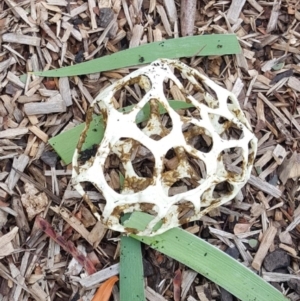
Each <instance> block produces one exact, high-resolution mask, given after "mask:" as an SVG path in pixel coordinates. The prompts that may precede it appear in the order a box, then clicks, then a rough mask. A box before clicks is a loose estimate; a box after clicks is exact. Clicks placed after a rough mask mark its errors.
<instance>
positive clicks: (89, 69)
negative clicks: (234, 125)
mask: <svg viewBox="0 0 300 301" xmlns="http://www.w3.org/2000/svg"><path fill="white" fill-rule="evenodd" d="M240 52H241V48H240V45H239V42H238V40H237V37H236V35H235V34H215V35H202V36H190V37H184V38H176V39H169V40H164V41H160V42H154V43H149V44H145V45H141V46H138V47H135V48H130V49H127V50H123V51H119V52H116V53H114V54H111V55H106V56H104V57H101V58H98V59H93V60H91V61H88V62H83V63H80V64H77V65H74V66H69V67H63V68H59V69H54V70H49V71H41V72H34V74H35V75H40V76H46V77H64V76H74V75H83V74H90V73H96V72H102V71H109V70H113V69H118V68H125V67H131V66H137V65H141V64H148V63H152V62H153V61H155V60H157V59H159V58H173V59H174V58H180V57H192V56H207V55H226V54H234V53H240Z"/></svg>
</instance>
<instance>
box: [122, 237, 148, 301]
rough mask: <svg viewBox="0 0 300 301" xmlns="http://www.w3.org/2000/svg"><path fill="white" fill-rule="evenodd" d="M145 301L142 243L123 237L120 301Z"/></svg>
mask: <svg viewBox="0 0 300 301" xmlns="http://www.w3.org/2000/svg"><path fill="white" fill-rule="evenodd" d="M128 300H130V301H145V300H146V299H145V289H144V269H143V260H142V252H141V243H140V242H139V241H138V240H136V239H133V238H132V237H128V236H122V237H121V251H120V301H128Z"/></svg>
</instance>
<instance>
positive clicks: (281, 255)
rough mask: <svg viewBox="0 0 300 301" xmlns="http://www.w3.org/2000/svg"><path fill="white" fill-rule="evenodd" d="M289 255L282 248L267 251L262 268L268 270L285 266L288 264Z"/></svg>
mask: <svg viewBox="0 0 300 301" xmlns="http://www.w3.org/2000/svg"><path fill="white" fill-rule="evenodd" d="M290 261H291V259H290V256H289V255H288V254H287V252H285V251H284V250H282V249H277V250H275V251H274V252H272V253H269V254H268V255H267V256H266V258H265V260H264V263H263V265H264V268H265V269H266V270H267V271H268V272H273V271H274V270H277V269H281V268H287V267H288V266H289V265H290Z"/></svg>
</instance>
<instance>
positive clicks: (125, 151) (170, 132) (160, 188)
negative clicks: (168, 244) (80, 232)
mask: <svg viewBox="0 0 300 301" xmlns="http://www.w3.org/2000/svg"><path fill="white" fill-rule="evenodd" d="M126 93H127V94H128V95H130V97H131V99H132V102H133V105H132V106H131V107H130V109H129V110H126V112H122V110H118V106H122V101H123V100H124V99H125V98H126ZM176 97H177V98H176ZM168 99H177V100H181V101H185V102H186V103H188V104H191V105H192V106H193V107H192V108H190V109H186V110H177V111H176V110H175V109H173V108H171V106H170V103H169V101H168ZM147 105H148V106H149V107H150V116H149V118H148V119H147V118H145V119H147V120H144V121H143V122H142V123H139V124H137V123H136V118H137V116H141V114H143V113H144V111H143V110H142V109H143V108H145V106H147ZM97 110H98V111H99V110H100V111H101V113H102V116H103V119H104V123H105V133H104V137H103V140H102V141H101V143H100V144H99V145H97V147H96V154H95V155H93V156H92V157H91V158H89V159H88V160H86V161H84V160H82V154H83V152H82V145H83V143H84V141H85V139H86V133H87V130H88V128H89V125H90V122H91V119H92V114H93V112H95V111H97ZM138 114H140V115H138ZM256 149H257V139H256V138H255V136H254V134H253V133H252V130H251V126H250V125H249V123H248V121H247V119H246V118H245V116H244V114H243V112H242V110H241V108H240V106H239V103H238V100H237V99H236V97H235V96H234V94H232V93H231V92H229V91H228V90H226V89H224V88H222V87H220V86H218V85H217V84H216V83H214V82H213V81H212V80H210V79H209V78H207V77H206V76H204V75H202V74H200V73H199V72H198V71H197V70H195V69H193V68H190V67H188V66H187V65H185V64H183V63H181V62H179V61H177V60H168V59H160V60H157V61H155V62H153V63H152V64H151V65H149V66H146V67H143V68H140V69H138V70H136V71H134V72H132V73H131V74H129V75H127V76H125V77H124V78H122V79H120V80H117V81H116V82H114V83H113V84H112V85H110V86H108V87H107V88H105V89H104V90H103V91H102V92H101V93H100V94H99V95H98V96H97V97H96V98H95V100H94V101H93V103H92V104H91V107H90V109H89V112H88V116H87V126H86V129H85V131H84V132H83V133H82V135H81V138H80V141H79V143H78V147H77V149H76V151H75V154H74V157H73V184H74V187H75V188H76V189H77V190H78V191H79V193H80V194H81V195H82V196H83V197H84V198H85V199H86V200H87V201H88V202H89V203H90V200H89V193H88V190H89V189H91V187H94V188H96V189H97V190H98V191H99V192H100V193H101V194H102V195H103V197H104V199H105V203H104V204H103V206H102V207H101V206H100V208H101V210H102V212H101V220H102V222H103V223H104V224H105V225H106V226H107V227H108V228H110V229H113V230H115V231H120V232H127V233H132V232H134V233H136V234H138V235H155V234H159V233H163V232H164V231H166V230H168V229H171V228H173V227H176V226H179V225H182V224H184V223H186V222H190V221H194V220H198V219H199V218H200V217H201V216H203V215H204V214H206V213H207V212H209V211H210V210H212V209H214V208H216V207H218V206H220V205H222V204H224V203H226V202H228V201H230V200H232V199H233V198H234V197H235V196H236V194H237V193H238V191H239V190H240V189H241V188H242V187H243V185H244V184H245V183H246V182H247V180H248V178H249V176H250V172H251V168H252V165H253V161H254V157H255V154H256ZM108 158H109V160H108ZM114 163H115V165H116V168H115V169H112V167H111V166H113V164H114ZM110 168H111V169H110ZM120 174H121V175H122V176H123V177H124V183H123V184H122V183H120V181H119V176H120ZM89 185H90V187H89ZM134 211H143V212H147V213H149V214H151V215H153V217H154V218H153V220H152V221H151V222H150V223H149V224H148V226H147V227H146V229H144V230H138V229H126V228H124V226H123V225H122V223H121V221H120V218H121V216H122V215H123V214H125V213H129V212H134ZM157 224H160V227H158V229H157V227H156V230H154V226H155V225H157Z"/></svg>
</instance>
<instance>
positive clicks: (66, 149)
mask: <svg viewBox="0 0 300 301" xmlns="http://www.w3.org/2000/svg"><path fill="white" fill-rule="evenodd" d="M169 104H170V106H171V107H172V108H173V109H174V110H180V109H187V108H191V107H193V106H192V105H191V104H188V103H186V102H184V101H178V100H170V101H169ZM132 107H133V106H128V107H125V108H122V109H120V111H124V112H129V111H130V110H131V108H132ZM159 111H160V114H163V113H165V112H166V110H165V109H164V108H163V107H162V106H161V105H160V107H159ZM149 116H150V105H149V104H147V105H145V106H144V107H143V109H142V110H141V111H140V112H139V113H138V114H137V117H136V123H137V124H138V123H140V122H143V121H145V120H147V119H149ZM84 127H85V123H82V124H80V125H78V126H76V127H74V128H72V129H70V130H68V131H66V132H63V133H61V134H59V135H57V136H56V137H53V138H51V139H50V140H49V143H50V145H51V146H52V147H53V148H54V150H55V151H56V152H57V154H58V155H59V156H60V158H61V159H62V160H63V161H64V162H65V164H69V163H71V161H72V157H73V154H74V150H75V148H76V146H77V142H78V140H79V137H80V134H81V133H82V131H83V130H84ZM104 130H105V128H104V123H103V119H102V117H101V116H95V117H94V119H93V120H92V122H91V124H90V127H89V130H88V132H87V138H86V141H85V143H84V144H83V150H86V149H89V148H91V147H92V146H93V145H94V144H99V143H100V141H101V140H102V138H103V135H104ZM66 141H67V143H66Z"/></svg>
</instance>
